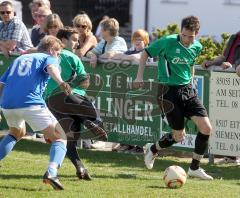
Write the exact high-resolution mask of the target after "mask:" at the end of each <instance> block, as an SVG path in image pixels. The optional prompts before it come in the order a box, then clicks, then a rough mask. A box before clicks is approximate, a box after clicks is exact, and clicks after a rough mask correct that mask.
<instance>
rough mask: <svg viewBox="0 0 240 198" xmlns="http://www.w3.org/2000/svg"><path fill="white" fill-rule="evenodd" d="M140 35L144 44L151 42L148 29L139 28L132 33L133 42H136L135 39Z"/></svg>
mask: <svg viewBox="0 0 240 198" xmlns="http://www.w3.org/2000/svg"><path fill="white" fill-rule="evenodd" d="M138 37H140V38H141V39H142V40H143V42H144V45H145V46H147V45H148V44H149V34H148V32H147V31H145V30H143V29H138V30H136V31H135V32H134V33H133V34H132V38H131V42H132V43H134V42H135V40H136V39H137V38H138Z"/></svg>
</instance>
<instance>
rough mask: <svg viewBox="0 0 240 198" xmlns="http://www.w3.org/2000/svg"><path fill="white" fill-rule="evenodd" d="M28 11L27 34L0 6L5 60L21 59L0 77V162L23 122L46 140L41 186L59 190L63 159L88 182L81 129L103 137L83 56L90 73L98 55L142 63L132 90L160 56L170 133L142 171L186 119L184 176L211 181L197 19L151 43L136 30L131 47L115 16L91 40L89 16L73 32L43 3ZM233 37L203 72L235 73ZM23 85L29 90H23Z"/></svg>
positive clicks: (179, 136) (151, 150) (153, 146)
mask: <svg viewBox="0 0 240 198" xmlns="http://www.w3.org/2000/svg"><path fill="white" fill-rule="evenodd" d="M29 8H30V11H31V14H32V18H33V27H32V28H31V31H29V30H28V29H27V28H26V26H25V25H24V23H23V22H22V21H21V20H20V19H18V18H17V16H15V15H14V8H13V5H12V3H11V2H10V1H3V2H1V3H0V17H1V21H0V51H1V52H2V53H3V55H4V56H5V57H9V55H10V53H11V52H17V53H19V54H20V55H21V56H19V57H18V58H17V59H16V60H14V62H13V63H12V64H11V65H10V66H9V68H8V69H7V71H6V72H5V73H4V74H3V76H2V77H1V79H0V89H1V91H2V102H1V107H2V111H3V114H4V116H5V118H6V120H7V124H8V126H9V131H10V132H9V134H8V135H6V136H5V137H4V138H3V139H2V140H1V142H0V161H1V160H2V159H3V158H5V157H6V156H7V155H8V154H9V153H10V152H11V150H12V149H13V148H14V146H15V144H16V143H17V141H18V140H20V139H21V138H22V137H23V136H24V135H25V133H26V129H25V121H26V122H27V123H28V124H29V125H30V126H31V128H32V129H33V130H35V131H42V132H43V133H44V138H45V140H46V142H48V143H51V148H50V154H49V155H50V160H49V165H48V168H47V170H46V172H45V174H44V176H43V181H44V182H45V183H48V184H50V185H51V186H52V187H53V188H54V189H56V190H62V189H63V188H64V187H63V185H62V184H61V182H60V181H59V179H58V177H57V170H58V169H59V167H60V166H61V164H62V161H63V159H64V157H65V154H66V155H67V156H68V157H69V159H70V160H71V162H72V163H73V165H74V166H75V168H76V175H77V177H78V178H79V179H86V180H91V176H90V174H89V173H88V170H87V168H85V166H84V165H83V163H82V161H81V159H80V157H79V155H78V151H77V149H76V146H77V140H78V139H79V138H81V137H80V131H81V130H82V129H81V125H83V126H85V127H86V128H87V129H89V131H91V132H92V134H94V135H95V136H96V137H97V138H98V139H99V140H103V141H106V140H107V138H108V135H107V132H106V131H105V129H104V125H103V122H102V119H101V118H100V115H99V111H97V110H96V107H95V106H94V104H93V103H92V102H91V101H90V100H89V99H88V98H87V97H86V95H85V94H86V89H87V88H88V86H89V83H90V81H89V75H88V74H87V73H86V71H85V68H84V65H83V64H82V62H81V58H82V57H87V58H89V60H90V66H91V67H92V68H95V67H96V65H97V61H98V59H99V58H105V59H116V60H119V59H120V60H123V59H124V60H130V61H135V62H137V63H139V69H138V73H137V75H136V76H137V77H136V79H135V81H134V82H133V87H134V88H140V87H142V86H143V73H144V66H145V65H146V62H147V60H148V58H149V57H151V58H152V57H157V56H158V59H159V60H158V79H157V81H158V83H159V88H158V91H159V93H158V103H159V108H160V110H161V114H162V115H163V116H166V118H167V121H168V124H169V126H170V127H171V128H172V130H173V132H172V133H169V134H166V135H164V136H163V137H162V138H161V139H160V140H159V141H157V142H156V143H148V144H147V145H146V152H145V156H144V161H145V164H146V167H147V168H148V169H152V168H153V164H154V160H155V158H156V157H157V155H158V152H161V150H162V149H164V148H166V147H169V146H171V145H173V144H174V143H177V142H180V141H182V140H183V139H184V137H185V128H184V118H185V117H186V118H188V119H191V120H192V121H193V122H194V123H195V124H196V126H197V127H198V129H199V132H198V133H197V137H196V142H195V149H194V152H193V158H192V162H191V165H190V167H189V170H188V175H189V176H192V177H198V178H200V179H203V180H212V179H213V178H212V176H210V175H209V174H207V173H206V172H205V170H203V169H202V168H200V160H201V159H202V158H203V155H204V152H205V150H206V148H207V145H208V139H209V135H210V133H211V131H212V127H211V123H210V121H209V118H208V114H207V111H206V109H205V107H204V106H203V105H202V104H201V102H200V100H199V99H198V97H197V95H196V91H195V90H194V88H193V87H192V84H191V82H192V68H193V65H194V63H195V59H196V58H197V56H198V55H199V54H200V52H201V49H202V45H201V44H200V43H199V42H198V41H197V40H196V36H197V35H198V32H199V29H200V21H199V19H198V18H197V17H195V16H189V17H186V18H184V19H183V20H182V23H181V32H180V33H179V34H174V35H169V36H166V37H164V38H161V39H157V40H156V41H154V42H152V43H150V40H149V34H148V32H147V31H145V30H143V29H138V30H136V31H135V32H133V34H132V38H131V47H130V48H129V49H128V47H127V44H126V42H125V39H124V38H122V37H121V36H119V23H118V21H117V20H116V19H115V18H110V17H108V16H104V18H103V19H102V21H101V22H100V25H99V27H98V28H97V32H96V35H94V33H93V32H92V29H93V27H92V22H91V19H90V17H89V16H88V15H87V13H85V12H81V13H80V14H78V15H76V16H75V17H74V18H73V21H72V27H70V26H64V24H63V22H62V21H61V18H60V16H59V15H58V14H57V13H53V11H52V10H51V5H50V2H49V1H48V0H33V1H32V2H31V3H30V4H29ZM232 40H233V41H231V44H229V45H228V47H227V48H226V50H225V53H224V55H222V56H220V57H217V58H216V59H215V60H213V61H205V62H204V63H203V64H202V67H203V68H206V67H209V66H211V65H221V66H222V67H223V68H224V69H226V68H229V67H232V66H233V65H234V66H236V71H237V74H238V75H240V67H239V66H238V65H239V55H238V53H237V52H238V46H239V45H238V44H239V34H237V35H235V38H233V39H232ZM234 42H237V44H235V43H234ZM149 43H150V44H149ZM176 56H177V57H179V59H178V60H179V61H177V62H176V61H173V59H174V58H175V57H176ZM58 58H59V60H60V62H59V61H58ZM174 60H176V59H174ZM59 68H60V69H59ZM30 70H31V72H30ZM49 77H51V79H50V80H49ZM23 83H24V85H26V86H24V87H22V85H23ZM20 87H21V88H20ZM19 90H22V91H21V93H20V92H19ZM42 96H44V98H43V97H42ZM16 98H18V99H16ZM165 100H168V101H171V104H172V106H171V108H170V107H169V106H165V105H166V103H164V101H165ZM115 150H118V151H127V152H128V151H130V152H131V151H132V152H133V153H143V149H142V148H141V147H138V146H135V145H120V146H119V147H118V148H116V149H115ZM232 160H238V159H236V158H234V159H232Z"/></svg>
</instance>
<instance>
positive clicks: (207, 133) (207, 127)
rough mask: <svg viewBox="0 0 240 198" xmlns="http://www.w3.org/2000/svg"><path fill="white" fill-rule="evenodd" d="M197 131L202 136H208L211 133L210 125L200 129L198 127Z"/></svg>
mask: <svg viewBox="0 0 240 198" xmlns="http://www.w3.org/2000/svg"><path fill="white" fill-rule="evenodd" d="M199 131H200V132H201V133H202V134H204V135H210V134H211V132H212V125H211V124H209V125H208V124H206V125H204V126H202V127H199Z"/></svg>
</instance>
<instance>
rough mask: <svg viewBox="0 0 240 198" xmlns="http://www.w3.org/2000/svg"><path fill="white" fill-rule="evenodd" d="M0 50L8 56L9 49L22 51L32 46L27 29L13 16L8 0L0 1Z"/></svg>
mask: <svg viewBox="0 0 240 198" xmlns="http://www.w3.org/2000/svg"><path fill="white" fill-rule="evenodd" d="M0 16H1V20H2V21H0V51H2V53H3V54H4V55H5V56H6V57H8V56H9V52H10V51H15V52H22V51H25V50H27V49H29V48H31V47H32V42H31V39H30V37H29V34H28V30H27V28H26V26H25V25H24V23H23V22H22V21H21V20H20V19H18V18H17V17H15V16H14V9H13V4H12V3H11V2H10V1H3V2H2V3H0Z"/></svg>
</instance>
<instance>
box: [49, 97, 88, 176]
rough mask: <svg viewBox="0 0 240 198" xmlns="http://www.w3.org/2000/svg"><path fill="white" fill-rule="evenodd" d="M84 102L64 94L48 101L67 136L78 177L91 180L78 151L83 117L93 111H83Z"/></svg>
mask: <svg viewBox="0 0 240 198" xmlns="http://www.w3.org/2000/svg"><path fill="white" fill-rule="evenodd" d="M82 102H83V100H80V99H79V100H78V97H77V96H65V95H64V94H61V93H60V94H56V95H53V96H51V97H50V98H49V99H48V103H47V104H48V107H49V109H50V111H51V112H52V113H53V115H54V116H55V117H56V118H57V119H58V121H59V123H60V125H61V126H62V128H63V129H64V131H65V133H66V136H67V153H66V155H67V156H68V158H69V159H70V160H71V162H72V164H73V165H74V166H75V168H76V175H77V176H78V178H79V179H86V180H90V179H91V177H90V175H89V174H88V171H87V169H86V168H85V167H84V165H83V163H82V161H81V159H80V157H79V154H78V151H77V148H76V146H77V140H78V139H80V130H81V123H83V121H82V120H81V115H82V116H83V115H84V113H87V112H90V113H91V111H86V109H85V111H84V109H83V110H81V107H80V105H81V103H82Z"/></svg>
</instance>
